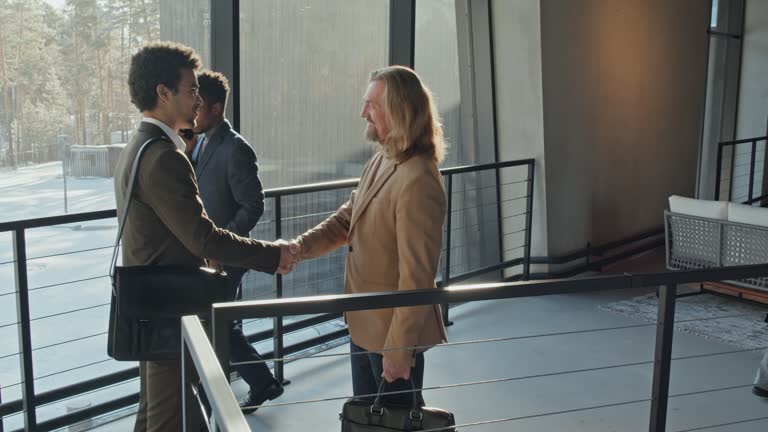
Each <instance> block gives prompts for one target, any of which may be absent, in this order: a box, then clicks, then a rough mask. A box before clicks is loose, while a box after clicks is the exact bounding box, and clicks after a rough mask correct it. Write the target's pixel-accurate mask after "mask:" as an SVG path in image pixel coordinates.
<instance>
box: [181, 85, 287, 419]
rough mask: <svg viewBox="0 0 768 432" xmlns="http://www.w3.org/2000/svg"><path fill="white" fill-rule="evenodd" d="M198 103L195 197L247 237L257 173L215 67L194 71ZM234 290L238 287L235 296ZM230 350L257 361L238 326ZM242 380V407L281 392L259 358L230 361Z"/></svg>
mask: <svg viewBox="0 0 768 432" xmlns="http://www.w3.org/2000/svg"><path fill="white" fill-rule="evenodd" d="M197 81H198V83H199V85H200V97H201V98H202V99H203V104H202V105H201V106H200V112H199V114H198V116H197V126H196V127H195V133H197V134H198V137H199V138H198V140H197V146H196V147H195V149H194V150H193V151H192V157H191V159H192V161H193V165H194V166H195V173H196V175H197V184H198V187H199V188H200V197H201V198H202V199H203V205H204V206H205V211H206V212H207V213H208V216H209V217H210V218H211V220H213V222H214V223H215V224H216V225H218V226H222V227H224V228H226V229H227V230H229V231H232V232H234V233H236V234H237V235H240V236H243V237H248V236H249V233H250V232H251V230H252V229H253V227H255V226H256V223H257V222H258V221H259V218H260V217H261V215H262V214H263V213H264V190H263V188H262V186H261V180H260V179H259V168H258V165H257V164H256V153H255V152H254V151H253V149H252V148H251V146H250V145H248V142H247V141H246V140H245V138H243V137H242V136H241V135H240V134H238V133H237V132H236V131H235V130H234V129H232V125H231V124H230V123H229V121H227V120H226V119H225V118H224V112H225V110H226V108H227V97H228V95H229V81H228V80H227V78H226V77H225V76H224V75H222V74H221V73H218V72H213V71H209V70H206V71H203V72H201V73H199V74H198V75H197ZM224 270H225V271H226V272H227V275H229V280H230V283H231V284H232V285H234V286H239V285H240V281H241V280H242V277H243V275H244V274H245V273H246V272H247V269H244V268H242V267H233V266H224ZM239 298H240V291H238V299H239ZM231 347H232V351H231V355H232V361H234V362H248V361H261V360H262V358H261V356H259V353H258V352H257V351H256V349H254V348H253V346H252V345H251V344H250V343H248V340H247V339H246V338H245V336H244V335H243V331H242V327H241V326H240V325H235V326H234V328H233V330H232V342H231ZM234 369H235V370H236V371H237V372H238V373H239V374H240V376H241V377H242V378H243V380H244V381H245V382H246V383H248V386H249V392H248V397H247V398H245V399H244V400H243V401H242V402H240V406H241V407H242V410H243V412H244V413H246V414H249V413H252V412H254V411H256V407H257V406H258V405H261V404H262V403H263V402H265V401H266V400H267V399H270V400H271V399H275V398H276V397H278V396H280V395H281V394H282V393H283V386H282V385H281V384H280V382H278V381H277V380H276V379H275V378H274V377H273V376H272V373H271V372H270V371H269V368H268V367H267V366H266V364H264V363H252V364H244V365H238V366H235V367H234Z"/></svg>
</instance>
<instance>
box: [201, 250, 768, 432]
mask: <svg viewBox="0 0 768 432" xmlns="http://www.w3.org/2000/svg"><path fill="white" fill-rule="evenodd" d="M765 274H768V264H766V265H753V266H737V267H729V268H717V269H707V270H695V271H678V272H661V273H648V274H624V275H620V276H604V277H595V278H584V279H575V280H558V281H548V282H527V283H508V284H502V283H491V284H481V285H473V286H467V287H451V288H449V289H447V290H419V291H408V292H390V293H381V294H360V295H351V296H350V295H348V296H326V297H324V298H301V299H292V300H291V301H290V302H281V301H279V300H267V301H258V302H243V303H240V304H219V305H214V308H213V319H212V321H213V328H214V329H213V340H214V345H215V346H216V350H217V353H218V357H219V359H220V361H222V362H223V365H224V367H223V369H224V371H225V372H226V371H228V370H229V367H230V364H229V357H228V354H229V350H228V339H227V338H228V334H227V332H226V331H225V329H226V327H227V326H226V323H227V322H229V321H230V320H234V319H246V318H259V317H269V316H288V315H297V314H311V313H320V312H324V313H331V312H346V311H356V310H367V309H379V308H389V307H400V306H402V307H406V306H419V305H427V304H440V303H443V302H448V301H450V302H457V303H459V302H462V303H467V302H473V301H481V300H500V299H507V298H520V297H529V296H541V295H552V294H566V293H576V292H586V291H605V290H621V289H627V288H636V287H646V286H647V287H651V286H656V285H662V286H661V288H660V289H659V295H660V301H659V310H658V321H657V323H656V324H655V327H656V333H657V336H656V348H655V349H656V356H655V357H654V359H653V360H648V361H643V362H633V363H625V364H620V365H609V366H601V367H596V368H584V370H581V371H580V370H573V371H559V372H554V374H566V373H577V372H585V371H592V370H602V369H607V368H619V367H628V366H638V365H653V369H654V374H653V393H652V395H651V397H650V398H647V399H639V400H636V401H629V402H620V403H619V404H626V403H636V402H640V401H643V402H648V401H650V402H652V404H651V406H652V411H651V430H653V431H663V430H665V425H666V407H667V401H668V400H669V399H670V398H674V397H683V396H689V395H692V394H702V393H706V392H714V391H723V390H727V389H731V388H742V387H744V386H746V384H744V385H741V384H739V385H738V386H729V387H721V388H717V389H706V390H697V391H695V392H683V393H677V394H670V393H669V373H670V368H671V364H672V362H673V361H681V360H687V359H693V358H700V357H704V356H714V355H725V353H715V354H707V355H701V354H697V355H692V356H678V357H673V356H672V353H671V349H672V344H671V340H672V325H673V323H674V310H675V309H674V303H675V294H676V285H677V284H682V283H697V282H702V281H710V280H728V279H738V278H744V277H759V276H762V275H765ZM732 315H733V314H729V315H722V316H715V317H707V318H705V319H706V320H716V319H724V318H727V317H729V316H732ZM739 315H742V316H743V315H744V314H739ZM748 315H749V316H752V315H754V316H757V314H748ZM682 321H695V320H681V322H682ZM651 326H654V325H650V324H638V325H637V327H651ZM630 327H634V326H630ZM591 330H592V331H601V329H591ZM587 331H590V329H587V330H578V331H577V332H587ZM557 333H560V332H557ZM520 337H543V336H542V335H527V336H520ZM514 338H519V337H517V336H516V337H514ZM497 340H498V338H497ZM470 342H471V343H483V342H484V341H466V342H458V343H465V344H467V343H470ZM758 349H760V348H754V349H750V350H738V351H735V352H746V351H756V350H758ZM277 358H278V359H280V357H277ZM277 363H278V364H279V363H280V362H277ZM552 374H553V373H547V374H532V375H531V376H530V377H541V376H551V375H552ZM530 377H528V376H525V377H508V378H504V379H503V380H517V379H525V378H530ZM478 383H480V382H478ZM478 383H459V384H456V386H459V385H470V384H471V385H477V384H478ZM487 383H488V382H486V384H487ZM437 387H440V386H437ZM429 389H431V387H426V388H424V390H429ZM344 398H346V396H344V397H341V398H334V400H336V399H344ZM286 404H290V402H289V403H286ZM286 404H282V405H286ZM278 405H279V404H270V405H269V406H278ZM605 406H613V405H612V404H608V405H605ZM599 407H603V406H602V405H601V406H599ZM595 408H596V407H595V406H592V407H580V408H577V409H578V410H587V409H595ZM559 412H560V411H558V412H557V413H559ZM563 412H567V411H563ZM554 413H556V412H551V413H548V415H552V414H554ZM538 415H544V414H537V416H538ZM519 418H525V417H514V418H510V419H500V420H499V421H501V420H509V421H511V420H512V419H519ZM494 421H495V420H494ZM466 425H469V424H466Z"/></svg>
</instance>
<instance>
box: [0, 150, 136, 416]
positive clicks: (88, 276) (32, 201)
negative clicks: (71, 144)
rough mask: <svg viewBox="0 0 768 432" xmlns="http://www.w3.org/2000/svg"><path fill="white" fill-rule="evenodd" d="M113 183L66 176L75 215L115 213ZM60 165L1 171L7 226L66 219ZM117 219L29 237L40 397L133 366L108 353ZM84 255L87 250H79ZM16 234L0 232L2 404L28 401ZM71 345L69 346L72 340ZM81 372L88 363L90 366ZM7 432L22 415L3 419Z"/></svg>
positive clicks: (51, 410) (45, 410)
mask: <svg viewBox="0 0 768 432" xmlns="http://www.w3.org/2000/svg"><path fill="white" fill-rule="evenodd" d="M114 206H115V201H114V194H113V189H112V179H111V178H72V177H68V178H67V210H68V213H81V212H87V211H96V210H108V209H113V208H114ZM63 214H65V211H64V181H63V178H62V171H61V163H60V162H52V163H47V164H42V165H37V166H30V167H24V168H19V169H18V170H15V171H14V170H0V222H8V221H15V220H21V219H30V218H37V217H47V216H56V215H63ZM116 228H117V221H116V219H105V220H99V221H93V222H87V223H77V224H68V225H60V226H53V227H46V228H36V229H31V230H28V231H27V232H26V241H27V257H28V276H29V287H30V294H29V298H30V315H31V318H32V323H31V328H32V346H33V350H34V352H33V359H34V375H35V391H36V393H40V392H44V391H47V390H51V389H54V388H57V387H61V386H63V385H67V384H72V383H75V382H79V381H83V380H85V379H88V378H92V377H96V376H99V375H103V374H105V373H108V372H112V371H117V370H121V369H124V368H126V367H132V366H133V364H128V363H117V362H114V361H112V360H109V359H108V357H107V355H106V327H107V316H108V315H107V314H108V312H109V307H108V302H109V283H108V278H106V275H107V272H108V266H109V258H110V256H111V246H112V245H113V244H114V240H115V234H116ZM78 251H83V252H78ZM13 266H14V263H13V249H12V236H11V234H10V233H7V232H5V233H0V341H2V342H0V387H1V388H2V393H0V395H1V396H2V401H3V402H8V401H12V400H15V399H18V398H19V397H20V396H21V388H20V385H19V383H20V382H21V381H22V380H21V376H20V372H19V370H20V368H19V356H18V354H17V353H18V352H19V345H18V326H17V325H16V324H15V323H16V322H17V318H16V296H15V295H14V293H15V289H16V288H15V277H14V267H13ZM67 341H71V342H68V343H64V344H62V343H63V342H67ZM89 364H92V365H90V366H88V367H85V368H80V367H81V366H84V365H89ZM137 389H138V383H137V382H135V381H134V382H130V383H126V384H122V385H119V386H115V387H113V388H110V389H107V390H101V391H98V392H96V393H95V394H90V395H85V396H80V397H78V398H76V399H77V400H67V401H63V402H59V403H56V404H51V405H49V406H45V407H41V408H40V409H39V410H38V421H45V420H46V419H48V418H51V417H53V416H57V415H61V414H64V413H66V406H67V405H72V404H73V403H74V404H76V403H78V402H79V403H82V402H85V403H97V402H98V401H104V400H107V399H110V398H112V397H116V396H120V395H124V394H127V393H129V392H132V391H136V390H137ZM4 426H5V428H6V430H8V429H16V428H18V427H21V426H22V419H21V416H19V415H16V416H11V417H8V418H5V419H4Z"/></svg>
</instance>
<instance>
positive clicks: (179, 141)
mask: <svg viewBox="0 0 768 432" xmlns="http://www.w3.org/2000/svg"><path fill="white" fill-rule="evenodd" d="M141 121H144V122H147V123H152V124H153V125H155V126H157V127H159V128H160V129H162V130H163V132H165V134H166V135H168V138H170V139H171V141H173V143H174V144H176V148H177V149H179V150H181V151H182V152H183V151H184V149H185V148H187V146H186V145H184V141H183V140H182V139H181V137H180V136H179V133H178V132H176V131H174V130H173V129H171V128H170V127H169V126H168V125H167V124H165V123H163V122H161V121H160V120H158V119H154V118H151V117H144V118H142V119H141Z"/></svg>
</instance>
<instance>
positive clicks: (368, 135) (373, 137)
mask: <svg viewBox="0 0 768 432" xmlns="http://www.w3.org/2000/svg"><path fill="white" fill-rule="evenodd" d="M365 139H367V140H368V141H370V142H374V143H380V142H381V140H380V139H379V132H378V131H377V130H376V128H375V127H374V126H367V127H366V128H365Z"/></svg>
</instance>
